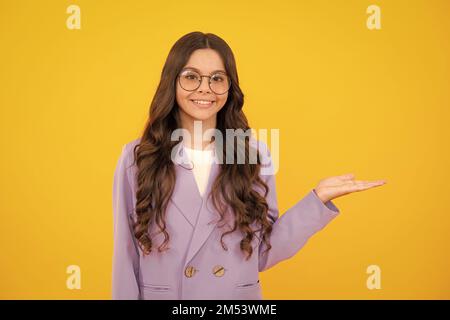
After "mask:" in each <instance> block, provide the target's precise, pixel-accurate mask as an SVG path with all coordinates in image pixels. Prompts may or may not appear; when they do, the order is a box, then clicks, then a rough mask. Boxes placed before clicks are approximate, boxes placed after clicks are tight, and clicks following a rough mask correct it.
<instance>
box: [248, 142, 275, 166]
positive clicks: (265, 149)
mask: <svg viewBox="0 0 450 320" xmlns="http://www.w3.org/2000/svg"><path fill="white" fill-rule="evenodd" d="M249 144H250V146H251V147H253V148H256V149H257V151H258V153H259V155H260V157H261V158H260V159H261V172H260V173H261V175H273V174H275V166H274V165H273V162H272V155H271V153H270V148H269V146H268V145H267V143H266V142H265V141H262V140H257V139H256V138H255V137H251V138H250V140H249Z"/></svg>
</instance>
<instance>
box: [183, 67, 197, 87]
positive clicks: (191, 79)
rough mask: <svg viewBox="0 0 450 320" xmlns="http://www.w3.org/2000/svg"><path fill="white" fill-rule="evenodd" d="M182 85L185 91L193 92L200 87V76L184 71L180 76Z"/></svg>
mask: <svg viewBox="0 0 450 320" xmlns="http://www.w3.org/2000/svg"><path fill="white" fill-rule="evenodd" d="M180 85H181V87H182V88H183V89H184V90H189V91H193V90H195V89H197V88H198V86H199V85H200V75H199V74H198V73H197V72H195V71H190V70H186V71H183V72H181V74H180Z"/></svg>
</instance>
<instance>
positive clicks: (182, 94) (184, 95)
mask: <svg viewBox="0 0 450 320" xmlns="http://www.w3.org/2000/svg"><path fill="white" fill-rule="evenodd" d="M176 99H177V104H178V105H179V106H180V107H181V108H182V109H186V108H188V105H187V103H188V102H187V100H186V99H188V92H186V91H184V90H182V89H180V88H179V87H178V86H177V89H176Z"/></svg>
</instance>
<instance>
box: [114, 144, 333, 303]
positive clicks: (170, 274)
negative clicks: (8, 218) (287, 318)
mask: <svg viewBox="0 0 450 320" xmlns="http://www.w3.org/2000/svg"><path fill="white" fill-rule="evenodd" d="M138 142H139V139H135V140H133V141H131V142H129V143H127V144H125V145H124V146H123V149H122V154H121V155H120V158H119V160H118V163H117V166H116V170H115V173H114V183H113V213H114V253H113V268H112V298H113V299H144V300H147V299H159V300H161V299H221V300H224V299H256V300H258V299H263V297H262V292H261V285H260V282H259V277H258V275H259V273H258V272H261V271H264V270H267V269H269V268H271V267H273V266H274V265H276V264H277V263H279V262H280V261H283V260H285V259H288V258H290V257H292V256H293V255H295V254H296V253H297V252H298V251H299V250H300V249H301V248H302V247H303V246H304V245H305V244H306V242H307V241H308V239H309V238H310V237H311V236H312V235H314V234H315V233H316V232H318V231H319V230H321V229H322V228H324V227H325V226H326V225H327V224H328V223H329V222H330V221H331V220H332V219H333V218H335V217H336V216H337V215H338V214H339V209H338V208H337V207H336V206H335V205H334V204H333V203H332V201H328V202H327V203H325V204H324V203H323V202H322V201H321V200H320V199H319V198H318V197H317V195H316V193H315V190H314V189H312V190H310V191H309V193H307V194H306V196H305V197H304V198H303V199H301V200H300V201H298V202H297V203H296V204H295V205H294V206H292V207H291V208H290V209H289V210H287V211H286V212H285V213H284V214H283V215H281V216H279V212H278V205H277V197H276V190H275V176H274V175H273V174H267V175H261V178H262V179H263V180H264V181H265V182H266V183H267V185H268V187H269V193H268V195H267V198H266V199H267V202H268V205H269V220H270V222H271V223H272V224H273V229H272V234H271V237H270V243H271V245H272V248H271V250H270V251H269V252H268V254H267V253H266V254H263V252H262V251H263V250H264V249H265V248H266V246H265V244H264V243H263V242H261V239H260V237H259V236H260V232H259V233H257V235H258V237H254V240H253V242H252V247H253V254H252V256H251V258H250V259H249V260H245V254H244V253H243V252H242V251H241V250H240V246H239V242H240V241H241V239H242V236H243V233H241V232H240V231H238V230H237V231H235V232H233V233H231V234H228V235H226V236H225V237H224V238H223V241H224V243H225V245H226V246H227V248H228V250H227V251H226V250H224V249H223V248H222V246H221V244H220V236H221V235H222V233H223V232H224V231H226V230H228V229H225V228H226V227H229V228H231V226H232V225H233V222H232V220H229V221H228V220H226V221H227V223H226V224H225V225H224V224H223V222H221V223H220V224H218V223H217V221H218V220H219V215H218V213H217V212H216V210H215V209H214V207H213V205H212V201H211V200H210V199H208V200H204V198H203V197H202V196H201V195H200V193H199V191H198V188H197V185H196V181H195V177H194V175H193V172H192V170H190V169H189V167H186V166H185V163H186V157H187V154H186V152H183V146H182V143H180V144H179V145H178V150H177V159H176V160H175V161H174V164H175V170H176V177H177V179H176V184H175V189H174V192H173V195H172V198H171V201H169V205H168V207H167V211H166V227H167V232H168V233H169V235H170V242H169V247H170V249H169V250H167V251H163V252H162V253H159V252H158V251H157V250H152V252H151V253H150V255H146V256H144V255H143V253H142V252H141V249H140V248H139V247H138V245H137V242H136V239H135V238H134V236H133V233H132V228H131V222H132V221H133V219H135V215H134V213H133V211H134V210H133V208H134V207H135V205H136V199H135V191H136V186H135V181H134V174H135V172H136V170H135V166H134V165H133V166H132V163H133V148H134V146H135V145H136V144H137V143H138ZM257 143H258V144H259V148H260V150H261V151H263V150H266V152H264V151H263V152H262V154H263V157H264V156H267V157H268V158H266V160H265V161H266V162H265V163H269V164H270V163H271V162H270V161H271V158H270V153H269V151H268V149H267V146H266V145H265V144H264V143H262V142H260V141H258V142H257ZM219 169H220V164H217V163H214V164H213V165H212V168H211V174H210V177H209V182H208V185H207V188H206V191H205V196H204V197H205V199H206V195H208V194H209V192H210V190H211V187H212V183H213V181H214V179H215V178H216V176H217V174H218V173H219ZM253 228H254V230H255V229H257V228H256V227H255V226H253ZM157 230H158V229H156V227H154V226H152V227H151V230H150V234H151V235H152V236H153V237H154V238H153V248H157V247H158V246H159V245H160V244H161V243H162V241H163V240H164V236H163V234H162V233H160V234H156V233H157Z"/></svg>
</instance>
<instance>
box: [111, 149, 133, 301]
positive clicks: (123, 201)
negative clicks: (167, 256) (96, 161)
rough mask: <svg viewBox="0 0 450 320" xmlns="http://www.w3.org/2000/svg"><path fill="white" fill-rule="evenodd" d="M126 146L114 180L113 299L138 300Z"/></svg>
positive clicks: (131, 195)
mask: <svg viewBox="0 0 450 320" xmlns="http://www.w3.org/2000/svg"><path fill="white" fill-rule="evenodd" d="M129 158H130V157H129V156H128V153H127V145H124V146H123V148H122V154H121V155H120V158H119V160H118V162H117V165H116V169H115V172H114V183H113V225H114V251H113V266H112V299H114V300H119V299H120V300H137V299H139V297H140V294H139V286H138V279H139V277H138V275H139V251H138V249H137V245H136V242H135V240H134V239H135V238H134V235H133V233H132V227H131V222H132V214H133V207H132V203H133V202H132V197H133V194H132V191H131V186H130V180H129V177H128V174H127V170H128V167H129V165H130V164H129V162H130V160H129Z"/></svg>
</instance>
